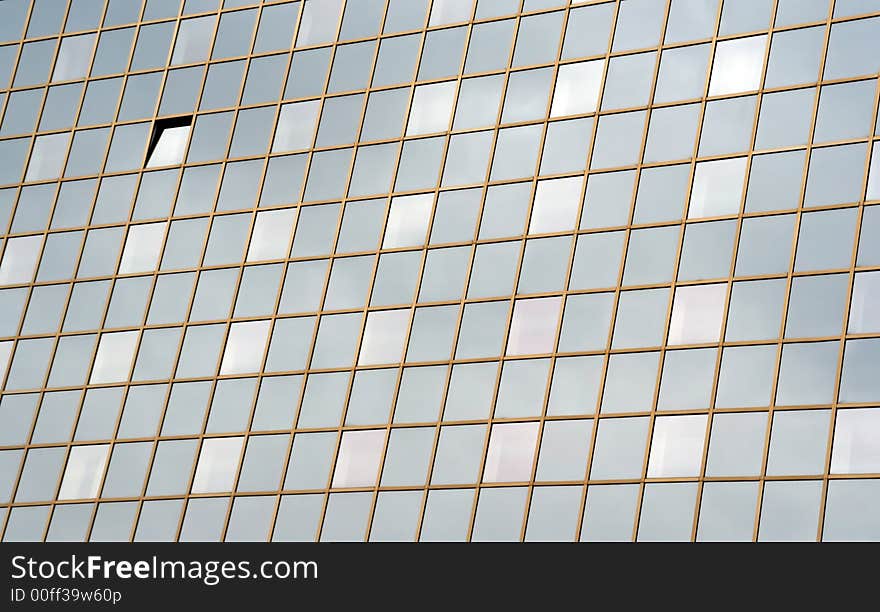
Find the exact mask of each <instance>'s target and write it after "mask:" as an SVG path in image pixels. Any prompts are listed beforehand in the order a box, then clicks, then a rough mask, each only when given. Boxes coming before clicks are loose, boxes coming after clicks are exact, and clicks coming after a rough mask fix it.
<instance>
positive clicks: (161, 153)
mask: <svg viewBox="0 0 880 612" xmlns="http://www.w3.org/2000/svg"><path fill="white" fill-rule="evenodd" d="M191 128H192V117H191V116H185V117H168V118H164V119H157V120H156V121H155V123H154V124H153V135H152V137H151V138H150V146H149V148H148V149H147V168H155V167H157V166H171V165H174V164H179V163H180V162H182V161H183V155H184V153H185V152H186V143H187V141H188V140H189V133H190V129H191Z"/></svg>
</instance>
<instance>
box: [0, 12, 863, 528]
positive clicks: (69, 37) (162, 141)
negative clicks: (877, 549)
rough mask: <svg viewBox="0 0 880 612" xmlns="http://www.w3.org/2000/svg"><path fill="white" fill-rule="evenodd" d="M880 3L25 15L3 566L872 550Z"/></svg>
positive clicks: (2, 195)
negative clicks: (83, 549) (386, 549)
mask: <svg viewBox="0 0 880 612" xmlns="http://www.w3.org/2000/svg"><path fill="white" fill-rule="evenodd" d="M878 72H880V1H878V0H724V1H723V2H722V1H721V0H618V1H614V0H611V1H604V0H597V1H589V2H567V1H565V0H301V1H296V2H289V1H280V2H279V1H266V2H262V3H260V2H258V1H257V0H224V1H223V2H221V1H220V0H185V1H182V0H69V1H68V0H5V1H3V2H0V88H2V89H0V112H2V115H0V117H2V119H0V160H2V163H0V534H2V538H3V540H4V541H34V540H44V539H45V540H50V541H53V540H56V541H57V540H65V541H71V540H73V541H88V540H91V541H108V540H135V541H160V540H180V541H193V540H226V541H236V540H272V541H291V540H321V541H331V540H370V541H379V540H408V541H414V540H420V541H435V540H472V541H487V540H582V541H596V540H633V539H635V540H640V541H648V540H697V541H700V540H759V541H766V540H817V539H820V540H828V541H830V540H866V539H880V376H878V374H880V125H878V83H877V81H878Z"/></svg>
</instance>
